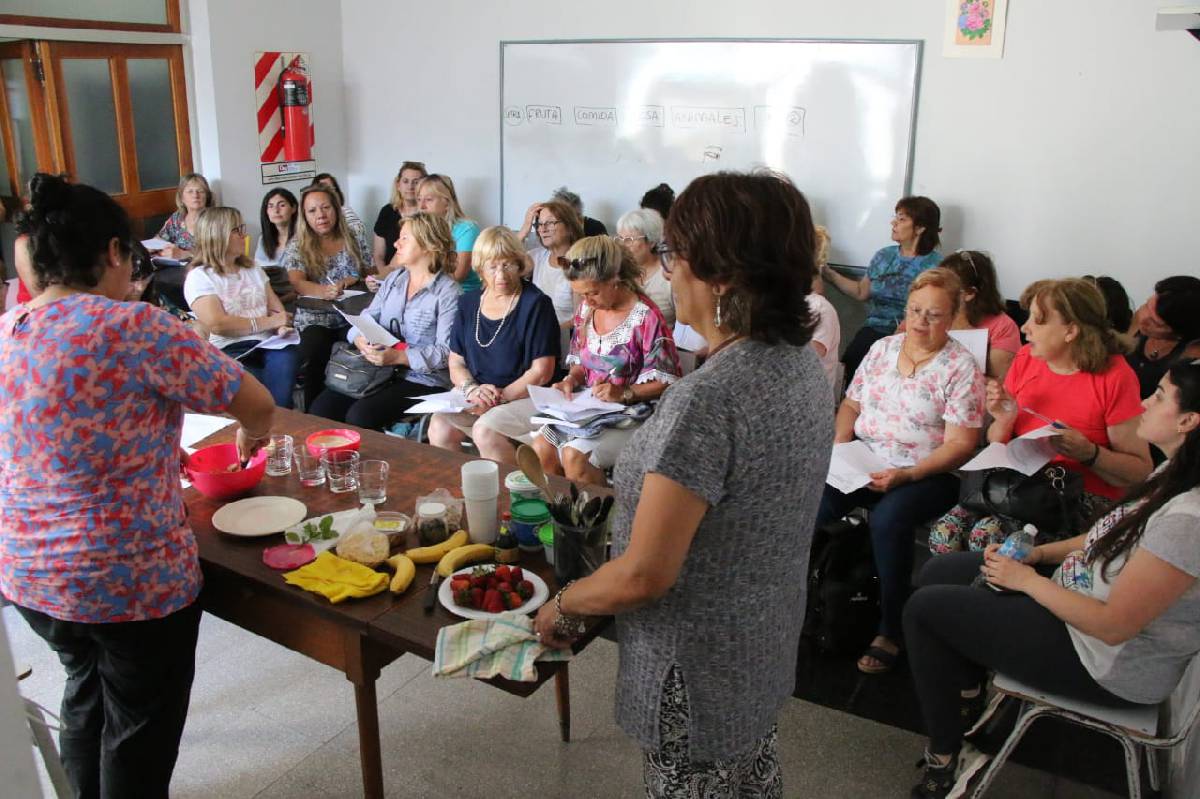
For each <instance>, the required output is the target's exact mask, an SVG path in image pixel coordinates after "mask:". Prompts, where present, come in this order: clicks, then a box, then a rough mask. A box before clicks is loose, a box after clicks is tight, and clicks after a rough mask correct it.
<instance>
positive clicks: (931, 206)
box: [821, 197, 942, 385]
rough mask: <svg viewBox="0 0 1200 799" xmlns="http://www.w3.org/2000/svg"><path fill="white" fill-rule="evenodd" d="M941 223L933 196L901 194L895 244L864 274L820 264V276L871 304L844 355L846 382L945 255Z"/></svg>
mask: <svg viewBox="0 0 1200 799" xmlns="http://www.w3.org/2000/svg"><path fill="white" fill-rule="evenodd" d="M941 224H942V211H941V209H940V208H938V206H937V203H935V202H934V201H933V200H931V199H929V198H928V197H903V198H901V199H900V201H899V202H897V203H896V215H895V216H893V217H892V241H894V242H896V243H895V244H894V245H892V246H890V247H884V248H883V249H881V250H880V251H879V252H877V253H875V256H874V257H873V258H871V263H870V264H869V265H868V266H867V274H866V275H865V276H864V277H862V278H860V279H858V280H852V279H850V278H848V277H844V276H842V275H840V274H838V273H837V272H835V271H834V270H832V269H830V268H829V266H828V265H825V266H822V267H821V277H823V278H825V279H826V280H828V281H830V282H831V283H833V285H835V286H837V287H838V288H839V289H840V290H841V291H842V292H843V293H845V294H848V295H850V296H851V297H853V298H854V299H856V300H863V301H865V302H866V303H867V321H866V322H865V323H864V324H863V326H862V328H861V329H860V330H859V331H858V333H856V334H855V336H854V339H853V340H852V341H851V342H850V345H849V346H848V347H846V352H845V354H843V355H842V363H844V364H845V365H846V372H845V374H846V384H847V385H849V383H850V381H851V380H853V379H854V373H855V372H856V371H858V365H859V364H860V363H862V359H863V358H864V357H866V354H867V350H869V349H871V345H872V344H874V343H875V342H876V341H878V340H879V339H881V338H883V337H884V336H890V335H892V334H893V333H895V332H896V327H897V326H898V325H899V324H900V322H901V321H903V319H904V307H905V303H906V302H907V301H908V287H909V286H911V285H912V282H913V280H915V279H916V277H917V275H919V274H921V273H922V272H924V271H925V270H926V269H931V268H932V267H935V266H937V265H938V264H939V263H941V261H942V255H941V253H939V252H938V251H937V250H936V249H935V248H936V247H937V246H938V244H939V243H940V237H939V236H938V234H939V233H941V232H942V228H941Z"/></svg>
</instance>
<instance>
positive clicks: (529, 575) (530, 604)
mask: <svg viewBox="0 0 1200 799" xmlns="http://www.w3.org/2000/svg"><path fill="white" fill-rule="evenodd" d="M484 565H486V564H484ZM474 568H475V567H474V566H467V567H466V568H465V569H459V570H458V571H456V572H455V573H454V574H455V575H459V574H470V573H471V570H472V569H474ZM521 571H522V572H523V573H524V575H525V579H526V580H528V581H529V582H531V583H533V596H531V597H529V599H527V600H525V604H524V605H521V606H519V607H515V608H513V609H512V610H508V611H505V612H506V613H532V612H533V611H535V610H537V609H538V608H540V607H541V606H542V605H544V604H546V600H547V599H549V598H550V589H549V588H547V587H546V582H545V581H544V580H543V579H542V578H541V577H538V576H537V575H536V574H534V573H533V572H530V571H525V570H524V569H522V570H521ZM450 579H451V578H449V577H447V578H446V579H445V580H442V582H441V584H440V585H439V586H438V601H439V602H441V603H442V607H444V608H445V609H446V610H448V611H450V612H451V613H453V614H454V615H455V616H462V617H463V618H464V619H494V618H497V617H498V616H499V615H500V614H499V613H488V612H487V611H484V610H476V609H475V608H464V607H462V606H461V605H456V604H454V597H452V596H451V595H450Z"/></svg>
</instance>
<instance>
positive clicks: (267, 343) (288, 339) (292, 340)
mask: <svg viewBox="0 0 1200 799" xmlns="http://www.w3.org/2000/svg"><path fill="white" fill-rule="evenodd" d="M299 343H300V334H299V333H297V332H296V331H295V330H293V331H292V332H291V333H288V334H287V335H286V336H281V335H279V334H278V333H276V334H275V335H273V336H271V337H270V338H264V339H263V340H262V341H260V342H259V343H257V344H255V345H254V346H253V347H251V348H250V349H248V350H246V351H245V352H243V353H242V354H241V355H239V356H237V357H236V358H234V360H235V361H240V360H241V359H242V358H245V357H246V356H247V355H249V354H250V353H252V352H254V351H255V350H281V349H283V348H284V347H290V346H292V345H293V344H299Z"/></svg>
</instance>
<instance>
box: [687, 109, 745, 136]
mask: <svg viewBox="0 0 1200 799" xmlns="http://www.w3.org/2000/svg"><path fill="white" fill-rule="evenodd" d="M671 124H672V125H674V126H675V127H677V128H705V129H710V130H718V129H719V130H740V131H744V130H745V129H746V109H744V108H699V107H695V106H686V105H677V106H671Z"/></svg>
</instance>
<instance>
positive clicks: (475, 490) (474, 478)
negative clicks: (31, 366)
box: [462, 460, 500, 499]
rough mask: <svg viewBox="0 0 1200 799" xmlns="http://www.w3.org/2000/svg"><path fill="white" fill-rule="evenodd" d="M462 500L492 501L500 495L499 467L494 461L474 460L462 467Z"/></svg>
mask: <svg viewBox="0 0 1200 799" xmlns="http://www.w3.org/2000/svg"><path fill="white" fill-rule="evenodd" d="M462 493H463V498H464V499H492V498H493V497H495V496H497V495H498V494H499V493H500V467H499V465H498V464H497V463H496V462H495V461H489V460H476V461H469V462H467V463H464V464H463V465H462Z"/></svg>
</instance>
